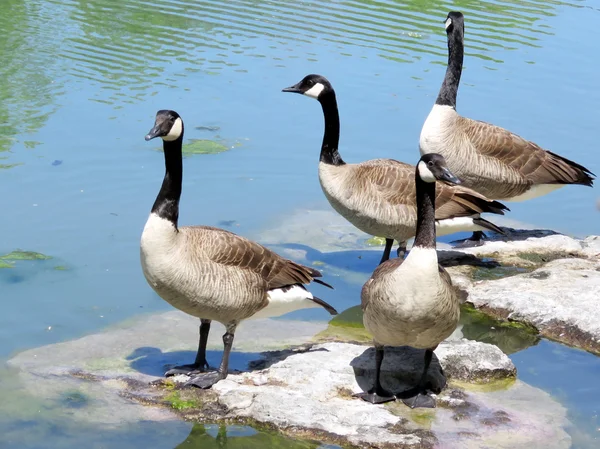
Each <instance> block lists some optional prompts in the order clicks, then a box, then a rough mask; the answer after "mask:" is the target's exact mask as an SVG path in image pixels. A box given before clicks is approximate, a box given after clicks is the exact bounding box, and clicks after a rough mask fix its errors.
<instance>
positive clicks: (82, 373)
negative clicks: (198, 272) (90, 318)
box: [7, 311, 327, 425]
mask: <svg viewBox="0 0 600 449" xmlns="http://www.w3.org/2000/svg"><path fill="white" fill-rule="evenodd" d="M198 325H199V320H198V319H195V318H192V317H190V316H188V315H186V314H184V313H182V312H179V311H173V312H167V313H162V314H153V315H145V316H141V317H137V318H135V319H133V320H129V321H126V322H124V323H121V324H120V325H118V326H113V327H111V328H109V329H107V330H106V331H104V332H101V333H97V334H92V335H88V336H85V337H82V338H80V339H77V340H72V341H67V342H63V343H57V344H52V345H48V346H43V347H39V348H35V349H30V350H27V351H24V352H22V353H20V354H18V355H16V356H15V357H14V358H12V359H10V360H9V361H8V362H7V365H8V368H9V369H11V370H13V371H14V372H15V373H16V375H17V376H18V386H15V388H19V389H21V390H22V391H23V393H25V394H29V395H31V396H32V397H44V398H46V399H47V400H50V401H56V402H60V401H62V400H64V398H65V397H68V395H69V394H71V393H72V392H78V393H80V394H82V395H83V397H85V398H86V401H87V403H88V406H86V407H84V408H80V409H78V412H77V413H76V414H74V415H73V417H74V418H75V419H79V420H83V421H93V422H100V423H104V424H107V425H110V424H115V425H116V424H122V423H123V422H134V421H139V420H143V419H149V420H159V419H175V418H176V417H175V415H174V414H172V413H169V412H167V411H165V410H163V409H154V408H147V407H142V406H140V405H139V404H136V403H133V402H131V401H129V400H127V399H125V398H123V397H121V396H120V395H119V394H118V393H119V392H122V391H124V390H126V389H127V388H128V382H129V381H135V382H143V383H145V384H148V382H151V381H153V380H155V379H157V378H159V377H161V376H162V375H163V373H164V372H165V371H166V370H167V369H168V368H169V367H171V366H173V365H176V364H183V363H191V362H192V361H193V359H194V356H195V351H196V348H197V341H198ZM326 327H327V323H325V322H303V321H291V320H272V319H261V320H249V321H246V322H244V323H242V324H241V325H240V326H239V328H238V331H237V333H236V340H235V341H234V349H233V350H234V351H235V352H234V353H233V354H232V358H231V363H232V368H233V369H245V368H246V366H247V364H248V361H249V360H251V359H256V358H259V357H260V355H259V353H260V352H261V351H268V350H273V349H281V348H284V347H287V346H290V345H292V344H293V345H296V344H300V343H303V342H306V341H309V340H310V339H312V337H313V336H314V335H315V334H317V333H318V332H320V331H322V330H323V329H325V328H326ZM224 332H225V331H224V327H223V326H221V325H220V324H218V323H215V324H213V326H212V327H211V334H210V337H209V343H208V349H209V351H210V350H216V351H217V353H213V354H212V355H213V356H214V357H213V361H214V364H215V365H216V364H218V362H219V360H220V357H221V351H222V347H223V343H222V340H221V336H222V334H223V333H224ZM210 359H211V353H210V352H209V361H211V360H210ZM90 379H92V380H97V381H98V382H90V381H89V380H90Z"/></svg>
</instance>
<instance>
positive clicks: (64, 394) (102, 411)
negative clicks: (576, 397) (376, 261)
mask: <svg viewBox="0 0 600 449" xmlns="http://www.w3.org/2000/svg"><path fill="white" fill-rule="evenodd" d="M197 326H198V321H197V320H195V319H192V318H189V317H187V316H186V315H184V314H182V313H180V312H168V313H164V314H157V315H147V316H143V317H139V318H137V319H136V320H133V321H129V322H127V323H123V324H122V325H119V326H114V327H112V328H111V329H108V330H106V331H105V332H101V333H98V334H94V335H88V336H85V337H83V338H80V339H78V340H73V341H68V342H64V343H58V344H54V345H50V346H45V347H42V348H36V349H32V350H29V351H25V352H23V353H21V354H19V355H17V356H16V357H14V358H13V359H11V360H10V361H9V362H8V365H9V367H10V369H11V370H12V372H13V373H14V376H15V378H18V379H19V388H20V389H22V390H25V391H27V392H29V393H30V394H31V395H35V396H37V397H43V398H46V399H51V400H52V399H55V400H61V398H62V400H64V399H65V398H67V399H68V398H74V399H76V400H79V401H81V405H80V406H78V408H77V413H75V414H73V412H72V409H66V410H65V411H64V413H65V414H69V416H70V417H71V419H75V420H80V421H81V422H93V423H102V424H103V425H105V426H107V427H110V426H116V425H122V424H123V423H127V422H134V421H139V420H151V421H163V420H172V419H176V418H177V417H178V416H179V415H178V414H176V413H175V412H174V411H172V410H169V409H166V408H164V406H163V407H155V406H148V405H140V402H139V401H140V400H141V402H142V403H143V402H144V398H146V399H149V400H148V401H147V402H152V401H150V399H153V398H156V397H157V395H159V394H160V390H159V389H157V388H156V387H154V386H151V385H150V382H151V381H154V380H157V379H159V378H161V377H162V372H163V371H164V370H165V369H166V368H167V367H168V366H170V365H172V364H173V363H182V362H188V361H189V359H190V358H192V357H193V356H194V351H195V345H196V339H197V335H198V334H197ZM325 326H326V323H311V322H297V321H286V320H256V321H254V322H252V321H248V322H246V323H244V324H243V325H242V326H240V329H239V332H238V334H237V337H238V340H237V344H238V346H237V348H236V349H235V350H234V351H235V352H234V353H233V354H232V357H233V358H232V361H233V362H234V363H233V365H234V368H237V369H240V370H244V368H245V367H246V366H247V365H250V366H251V368H250V370H244V371H242V372H238V373H236V372H232V373H231V374H230V375H229V377H228V378H227V379H226V380H224V381H222V382H219V383H218V384H217V385H216V386H215V387H213V390H212V391H211V390H209V391H204V390H195V389H194V390H193V394H198V395H200V402H199V403H201V404H202V408H201V409H198V410H192V411H191V413H192V414H191V415H189V416H188V418H189V419H209V420H210V421H211V422H214V421H218V420H219V419H230V418H236V419H242V421H243V420H244V419H247V420H248V422H249V423H253V422H256V421H259V422H263V423H267V424H270V425H273V426H275V427H277V428H280V429H281V430H283V431H284V432H293V431H294V429H295V431H298V429H300V430H301V431H302V432H303V433H302V435H306V436H311V435H312V436H313V438H316V439H321V440H331V441H332V442H342V443H344V442H345V443H347V444H352V445H356V446H358V447H366V446H367V445H370V446H371V447H398V448H402V447H407V448H426V447H434V446H435V447H450V448H451V447H457V448H458V447H473V448H479V447H481V448H484V447H510V446H508V445H507V444H508V443H507V441H508V440H509V438H512V441H519V442H522V444H524V445H529V446H527V447H546V448H563V447H569V444H570V440H569V437H568V435H567V434H566V433H565V430H564V429H565V428H566V427H567V426H568V425H569V423H568V420H567V418H566V411H565V409H564V408H563V407H562V406H561V405H560V404H559V403H557V402H556V401H554V400H553V399H552V398H551V397H550V396H549V395H547V394H546V393H544V392H543V391H541V390H539V389H536V388H533V387H531V386H528V385H526V384H523V383H521V382H519V381H515V380H514V375H515V368H514V366H513V365H512V363H511V362H510V359H508V357H507V356H505V355H504V354H503V353H502V352H501V351H500V350H499V349H498V348H496V347H495V346H492V345H488V344H484V343H477V342H473V341H467V340H453V341H448V342H444V343H442V344H441V345H440V346H439V348H438V349H437V350H436V355H435V357H434V361H433V363H432V368H431V375H430V381H431V383H432V385H433V384H435V383H436V382H438V383H439V382H441V383H442V384H443V379H442V377H441V371H440V369H441V368H442V367H443V369H444V371H445V373H446V374H447V376H448V377H449V378H450V384H449V386H448V387H446V389H445V390H443V391H442V393H441V394H440V395H439V396H438V403H439V407H438V408H437V409H432V410H430V409H428V410H410V409H408V408H407V407H405V406H404V405H403V404H401V403H394V404H392V405H385V406H376V405H372V404H368V403H366V402H364V401H361V400H358V399H353V398H352V397H351V395H352V394H353V393H356V392H359V391H361V390H362V389H366V388H368V387H369V386H370V384H371V382H372V378H373V375H374V366H373V364H374V356H373V353H374V350H373V348H372V347H370V346H361V345H355V344H346V343H325V344H319V345H314V346H311V345H310V344H308V346H307V345H305V346H303V347H297V346H296V347H294V348H290V349H283V348H285V347H286V346H288V345H290V344H292V343H293V344H299V343H302V342H308V341H309V340H311V339H312V338H313V337H314V336H315V334H317V333H318V332H320V331H322V330H323V329H324V328H325ZM211 331H212V333H213V335H212V337H211V340H210V344H209V347H210V348H214V349H217V350H218V351H219V352H218V354H213V355H218V357H220V351H221V341H220V335H221V329H219V327H218V326H215V328H213V329H211ZM274 348H277V349H278V350H274ZM307 348H310V349H307ZM243 351H250V352H243ZM259 351H267V352H264V353H259ZM209 358H210V355H209ZM422 363H423V352H422V351H418V350H415V349H412V348H386V358H385V359H384V365H383V380H384V383H385V384H386V385H389V386H390V387H391V388H398V389H404V388H405V387H407V386H410V385H411V384H412V383H413V382H414V381H415V379H416V377H418V373H419V372H420V371H421V369H422ZM183 377H185V376H183ZM473 382H475V383H473ZM167 393H168V392H167ZM162 394H165V392H164V391H163V393H162ZM131 398H134V399H135V400H131ZM211 401H212V402H211ZM155 402H156V401H155ZM15 406H17V407H18V406H19V404H15ZM61 413H62V412H61ZM179 413H181V412H179ZM23 418H24V419H26V418H27V417H26V416H25V415H23ZM290 429H292V430H290ZM515 438H516V439H515ZM491 444H493V445H492V446H490V445H491ZM543 444H545V446H544V445H543Z"/></svg>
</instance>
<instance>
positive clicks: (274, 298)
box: [140, 110, 337, 388]
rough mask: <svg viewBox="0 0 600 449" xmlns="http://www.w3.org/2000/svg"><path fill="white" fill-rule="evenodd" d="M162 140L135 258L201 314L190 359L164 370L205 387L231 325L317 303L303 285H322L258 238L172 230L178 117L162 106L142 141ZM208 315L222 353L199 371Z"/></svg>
mask: <svg viewBox="0 0 600 449" xmlns="http://www.w3.org/2000/svg"><path fill="white" fill-rule="evenodd" d="M155 137H161V138H162V140H163V149H164V154H165V166H166V172H165V177H164V180H163V183H162V186H161V188H160V191H159V192H158V196H157V197H156V201H155V202H154V205H153V206H152V211H151V212H150V216H149V217H148V221H146V226H145V227H144V231H143V233H142V239H141V247H140V256H141V262H142V269H143V272H144V276H145V277H146V280H147V281H148V283H149V284H150V286H151V287H152V288H153V289H154V291H156V293H157V294H158V295H159V296H160V297H161V298H163V299H164V300H165V301H167V302H168V303H169V304H171V305H172V306H174V307H176V308H178V309H180V310H183V311H184V312H186V313H188V314H190V315H192V316H195V317H198V318H200V319H201V325H200V341H199V346H198V353H197V355H196V361H195V362H194V363H193V364H191V365H184V366H180V367H176V368H173V369H172V370H169V371H167V373H166V375H167V376H169V375H174V374H181V373H185V374H189V375H190V376H192V378H191V379H190V381H188V382H187V384H189V385H194V386H197V387H200V388H210V387H211V386H212V385H214V384H215V383H216V382H218V381H219V380H221V379H224V378H225V377H227V369H228V363H229V353H230V351H231V346H232V344H233V337H234V333H235V329H236V327H237V325H238V324H239V323H240V321H242V320H245V319H247V318H250V317H252V318H256V317H261V318H262V317H267V316H278V315H283V314H284V313H288V312H291V311H293V310H298V309H303V308H310V307H323V308H324V309H326V310H327V311H328V312H329V313H331V314H332V315H335V314H336V313H337V312H336V310H335V309H334V308H333V307H331V306H330V305H329V304H327V303H326V302H325V301H323V300H321V299H319V298H317V297H315V296H313V295H312V294H311V293H310V292H309V291H307V290H306V288H305V287H304V285H303V284H309V283H310V282H311V281H315V282H317V283H320V284H322V285H325V286H327V287H330V288H331V286H329V285H328V284H326V283H325V282H322V281H320V280H318V279H314V278H317V277H321V273H319V272H318V271H317V270H314V269H313V268H309V267H305V266H302V265H299V264H297V263H295V262H292V261H291V260H287V259H284V258H283V257H281V256H279V255H277V254H276V253H274V252H273V251H271V250H269V249H267V248H265V247H264V246H262V245H259V244H258V243H255V242H252V241H250V240H248V239H245V238H244V237H240V236H238V235H236V234H233V233H231V232H229V231H225V230H223V229H218V228H213V227H210V226H186V227H178V225H177V221H178V216H179V198H180V197H181V181H182V175H183V161H182V153H181V147H182V142H183V121H182V119H181V117H180V116H179V114H177V112H175V111H169V110H161V111H158V112H157V114H156V122H155V125H154V127H153V128H152V129H151V130H150V132H149V133H148V135H146V140H150V139H153V138H155ZM211 320H216V321H218V322H220V323H222V324H223V325H224V326H225V329H226V333H225V335H223V345H224V352H223V358H222V360H221V365H220V367H219V369H218V371H216V372H209V373H204V371H205V369H207V368H208V363H207V362H206V342H207V338H208V333H209V330H210V323H211Z"/></svg>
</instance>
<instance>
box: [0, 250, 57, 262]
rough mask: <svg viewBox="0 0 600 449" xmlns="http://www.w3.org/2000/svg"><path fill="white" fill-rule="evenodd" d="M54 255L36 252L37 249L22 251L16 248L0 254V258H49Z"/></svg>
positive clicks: (10, 259) (11, 259)
mask: <svg viewBox="0 0 600 449" xmlns="http://www.w3.org/2000/svg"><path fill="white" fill-rule="evenodd" d="M49 259H52V256H46V255H45V254H41V253H36V252H35V251H21V250H16V251H13V252H11V253H8V254H5V255H3V256H0V260H9V261H14V260H49Z"/></svg>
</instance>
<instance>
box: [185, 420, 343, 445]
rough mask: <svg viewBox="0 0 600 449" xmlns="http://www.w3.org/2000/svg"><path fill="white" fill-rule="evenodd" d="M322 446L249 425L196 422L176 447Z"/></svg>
mask: <svg viewBox="0 0 600 449" xmlns="http://www.w3.org/2000/svg"><path fill="white" fill-rule="evenodd" d="M321 446H322V445H321V444H320V443H317V442H314V441H303V440H297V439H293V438H288V437H285V436H283V435H281V434H278V433H275V432H271V431H267V430H256V429H254V428H252V427H249V426H225V425H218V426H217V425H206V424H195V425H194V427H193V428H192V431H191V432H190V434H189V435H188V436H187V438H186V439H185V441H182V442H181V443H180V444H179V445H177V446H175V449H212V448H214V449H217V448H223V447H227V449H238V448H239V449H267V448H268V449H316V448H318V447H321ZM329 447H336V446H329Z"/></svg>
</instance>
